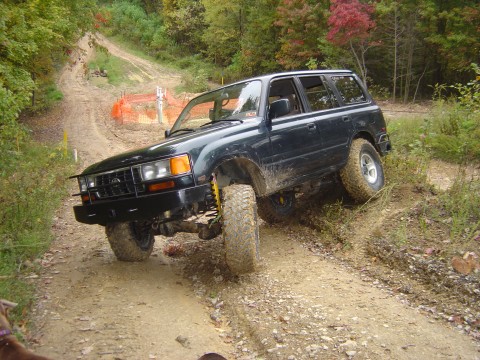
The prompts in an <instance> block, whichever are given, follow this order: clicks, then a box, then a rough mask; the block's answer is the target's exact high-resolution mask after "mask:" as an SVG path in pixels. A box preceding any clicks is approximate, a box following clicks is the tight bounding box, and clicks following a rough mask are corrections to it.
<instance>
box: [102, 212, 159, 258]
mask: <svg viewBox="0 0 480 360" xmlns="http://www.w3.org/2000/svg"><path fill="white" fill-rule="evenodd" d="M105 232H106V234H107V238H108V242H109V243H110V247H111V248H112V250H113V253H114V254H115V256H116V257H117V259H118V260H120V261H145V260H147V259H148V258H149V257H150V254H151V253H152V251H153V243H154V242H155V237H154V235H153V229H152V226H151V224H150V223H149V222H140V221H132V222H121V223H110V224H107V226H106V227H105Z"/></svg>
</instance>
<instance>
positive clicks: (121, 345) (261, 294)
mask: <svg viewBox="0 0 480 360" xmlns="http://www.w3.org/2000/svg"><path fill="white" fill-rule="evenodd" d="M100 41H101V43H102V44H103V45H104V46H105V47H107V48H108V49H109V50H110V51H111V52H112V54H114V55H115V56H119V57H122V58H124V59H126V60H128V61H129V62H131V63H132V65H134V66H135V67H137V68H139V69H141V71H140V73H141V74H144V75H143V77H141V79H142V81H144V84H146V83H147V82H148V83H150V82H151V79H152V78H154V79H155V80H157V81H158V82H160V83H159V84H158V85H160V86H164V87H173V85H175V83H176V82H178V81H179V78H178V77H175V76H173V75H171V74H170V72H168V71H167V70H165V69H162V68H160V67H158V66H156V65H154V64H150V63H148V62H146V61H145V60H142V59H138V58H137V57H135V56H132V55H130V54H128V53H126V52H125V51H123V50H121V49H119V48H118V47H116V46H114V45H113V44H111V43H110V42H109V41H107V40H106V39H103V38H101V39H100ZM80 46H81V47H82V48H83V49H84V50H85V55H84V57H83V58H82V59H80V61H78V62H77V64H76V65H74V66H73V67H71V68H66V69H65V70H64V72H63V73H62V76H61V78H60V87H61V89H62V91H63V93H64V94H65V99H64V101H63V104H62V108H61V109H59V110H57V113H56V116H54V120H55V119H56V121H57V124H58V126H59V127H63V128H64V129H65V130H66V131H67V133H68V134H69V141H70V145H71V146H72V147H73V148H75V149H76V150H77V151H78V154H79V157H80V162H79V170H80V169H81V168H83V167H84V166H86V165H88V164H91V163H93V162H96V161H98V160H101V159H103V158H106V157H108V156H111V155H113V154H116V153H118V152H120V151H124V150H128V149H130V148H133V147H137V146H141V145H145V144H146V143H150V142H153V141H154V139H155V138H159V137H161V135H160V134H159V132H160V131H161V127H160V126H158V127H154V128H153V131H152V128H145V127H140V126H139V127H127V128H125V127H120V126H117V125H115V124H114V123H113V122H112V121H111V120H110V117H109V112H110V109H111V104H112V103H113V100H114V98H115V93H117V92H118V89H109V88H98V87H95V86H93V85H92V84H91V83H89V82H88V81H87V80H86V79H85V78H84V76H83V74H84V73H83V65H82V61H86V60H87V59H88V57H89V56H90V54H91V52H92V49H91V48H90V47H89V46H88V44H87V41H85V40H84V41H83V42H81V43H80ZM162 82H165V83H162ZM141 85H142V84H141V83H139V85H138V86H139V87H140V86H141ZM37 130H38V129H37ZM156 132H158V133H156ZM55 136H57V135H55ZM73 191H75V184H72V192H73ZM311 201H314V200H311ZM76 203H77V199H66V200H65V202H64V204H63V206H62V207H61V209H59V211H58V214H57V217H56V219H55V225H54V228H53V231H54V234H55V240H54V242H53V244H52V247H51V249H50V251H49V252H48V253H47V254H46V255H45V257H44V259H43V260H42V267H43V270H42V271H41V273H39V276H38V277H37V278H36V279H35V280H34V281H36V282H37V284H38V288H39V292H38V303H37V306H36V311H35V321H36V330H35V332H33V333H32V334H31V337H30V344H32V346H33V347H34V349H35V351H37V352H38V353H40V354H44V355H48V356H51V357H52V358H55V359H67V360H68V359H192V360H193V359H197V358H198V357H199V356H200V355H202V354H204V353H206V352H212V351H214V352H217V353H221V354H223V355H224V356H225V357H227V358H228V359H341V358H353V359H453V358H455V359H479V358H480V352H479V343H478V342H476V341H475V340H474V339H473V338H472V337H471V336H468V335H466V334H465V331H464V330H465V329H464V328H463V327H462V328H456V327H455V326H453V325H452V323H451V322H449V321H448V316H450V315H448V316H447V315H446V314H442V313H441V312H439V311H438V310H437V309H435V308H434V307H433V306H432V301H431V300H435V299H426V297H421V296H418V297H415V296H412V294H422V291H424V290H423V288H422V285H421V284H419V283H417V282H416V281H415V280H414V279H411V278H410V277H409V276H408V275H407V274H406V273H403V272H396V271H394V270H392V269H389V268H388V265H386V266H379V267H377V265H376V263H375V261H374V260H373V259H372V258H371V255H368V253H367V252H366V251H365V249H364V248H363V247H362V245H361V244H363V243H364V240H365V239H368V238H369V236H371V234H372V232H374V231H375V229H376V228H377V227H378V226H381V225H382V222H383V221H388V219H389V217H388V216H378V213H377V212H372V214H369V213H368V212H366V213H365V214H363V215H362V216H361V217H359V218H357V219H356V220H355V224H353V226H351V227H350V229H351V230H350V231H351V233H349V235H348V236H349V237H351V239H352V243H353V244H359V245H358V249H354V250H358V251H356V252H355V254H356V255H355V256H358V257H360V258H359V259H357V260H355V259H354V260H353V261H343V260H342V259H340V258H338V257H337V256H333V255H332V254H331V253H330V252H329V251H326V249H324V248H322V246H320V245H319V244H320V243H321V241H319V239H320V238H321V236H322V234H321V233H320V232H318V231H315V230H312V229H311V228H307V227H305V226H302V225H301V224H300V222H299V221H297V220H294V221H292V223H291V224H289V225H283V226H267V225H265V224H262V225H261V227H260V239H261V255H262V259H263V261H262V266H261V268H260V269H259V271H258V272H257V273H255V274H251V275H247V276H242V277H240V278H238V277H235V276H232V275H231V274H230V273H229V272H228V270H227V267H226V265H225V261H224V253H223V246H222V242H221V238H216V239H214V240H210V241H206V242H201V241H199V240H198V239H197V238H196V237H194V236H192V235H185V234H178V235H176V236H175V237H174V238H173V239H166V238H164V237H160V236H159V237H157V238H156V250H155V251H154V253H153V256H152V257H151V258H150V259H149V260H148V261H146V262H144V263H121V262H119V261H117V260H116V259H115V258H114V255H113V254H112V252H111V250H110V248H109V246H108V242H107V240H106V238H105V235H104V230H103V228H102V227H100V226H88V225H83V224H79V223H77V222H76V221H75V219H74V217H73V214H72V206H73V205H74V204H76ZM406 205H407V202H406V201H405V202H402V201H399V202H397V201H394V202H392V203H391V204H389V210H388V211H389V212H395V211H399V209H400V207H401V206H406ZM369 216H370V217H369ZM357 240H358V241H357ZM172 241H173V242H175V243H177V244H182V245H181V248H182V251H181V252H179V253H178V256H177V257H166V256H165V255H164V254H163V252H162V248H163V247H164V246H165V245H166V244H167V243H168V242H172ZM362 241H363V242H362ZM354 247H355V246H354ZM351 258H354V256H352V257H351ZM379 269H381V270H379ZM388 277H391V278H395V279H396V280H398V281H400V282H401V283H402V284H404V285H405V286H409V288H410V289H411V290H410V294H408V291H403V292H402V291H401V290H402V289H401V288H400V287H399V286H395V284H397V283H396V282H393V281H392V284H393V286H391V285H389V284H388V283H385V282H383V281H382V279H387V278H388ZM417 291H418V293H417ZM425 291H426V290H425ZM427 293H428V294H429V295H430V294H431V296H435V294H434V292H425V293H423V294H427ZM424 300H425V301H424ZM439 301H441V299H440V300H439ZM473 316H478V314H476V315H475V314H474V315H473ZM446 317H447V319H445V318H446ZM454 325H455V324H454Z"/></svg>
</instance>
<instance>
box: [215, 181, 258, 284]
mask: <svg viewBox="0 0 480 360" xmlns="http://www.w3.org/2000/svg"><path fill="white" fill-rule="evenodd" d="M222 193H223V201H222V215H223V227H222V229H223V239H224V242H225V255H226V261H227V265H228V267H229V268H230V270H231V271H232V272H233V273H234V274H237V275H239V274H244V273H249V272H253V271H255V269H256V267H257V265H258V261H259V258H260V256H259V238H258V221H257V203H256V198H255V192H254V191H253V189H252V187H251V186H250V185H230V186H227V187H225V188H224V189H223V190H222Z"/></svg>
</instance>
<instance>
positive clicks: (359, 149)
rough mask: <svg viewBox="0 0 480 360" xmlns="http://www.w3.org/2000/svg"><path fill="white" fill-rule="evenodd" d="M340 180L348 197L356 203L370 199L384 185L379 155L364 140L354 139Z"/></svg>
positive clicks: (341, 171)
mask: <svg viewBox="0 0 480 360" xmlns="http://www.w3.org/2000/svg"><path fill="white" fill-rule="evenodd" d="M340 178H341V179H342V183H343V185H344V186H345V189H346V190H347V192H348V193H349V194H350V196H351V197H352V198H353V199H354V200H355V201H358V202H365V201H367V200H369V199H370V198H372V197H373V196H374V195H375V194H376V193H377V192H378V191H379V190H380V189H381V188H382V187H383V185H384V184H385V176H384V173H383V165H382V161H381V160H380V155H379V154H378V152H377V151H376V150H375V148H374V147H373V145H372V144H371V143H370V142H368V141H367V140H365V139H355V140H353V142H352V146H351V148H350V154H349V156H348V161H347V165H345V167H344V168H343V169H342V170H340Z"/></svg>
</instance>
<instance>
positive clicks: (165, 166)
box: [140, 160, 170, 181]
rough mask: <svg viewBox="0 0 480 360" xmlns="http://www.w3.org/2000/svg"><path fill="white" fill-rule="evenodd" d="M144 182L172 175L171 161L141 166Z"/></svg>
mask: <svg viewBox="0 0 480 360" xmlns="http://www.w3.org/2000/svg"><path fill="white" fill-rule="evenodd" d="M140 169H141V171H142V178H143V180H144V181H148V180H153V179H158V178H162V177H166V176H168V175H170V161H168V160H161V161H156V162H154V163H148V164H144V165H142V166H140Z"/></svg>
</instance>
